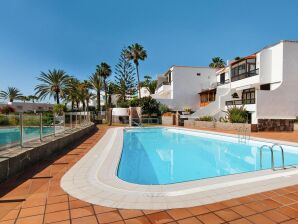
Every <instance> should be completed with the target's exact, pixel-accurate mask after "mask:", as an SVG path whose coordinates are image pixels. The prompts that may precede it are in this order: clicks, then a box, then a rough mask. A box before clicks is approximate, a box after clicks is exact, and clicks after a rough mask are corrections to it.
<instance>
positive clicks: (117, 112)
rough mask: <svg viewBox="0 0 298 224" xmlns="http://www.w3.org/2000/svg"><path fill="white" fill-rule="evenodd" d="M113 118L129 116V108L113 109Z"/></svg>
mask: <svg viewBox="0 0 298 224" xmlns="http://www.w3.org/2000/svg"><path fill="white" fill-rule="evenodd" d="M112 114H113V116H129V114H128V108H113V112H112Z"/></svg>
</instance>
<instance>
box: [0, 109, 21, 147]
mask: <svg viewBox="0 0 298 224" xmlns="http://www.w3.org/2000/svg"><path fill="white" fill-rule="evenodd" d="M18 144H20V116H19V115H15V114H13V115H6V114H0V150H1V149H5V148H8V147H12V146H15V145H18Z"/></svg>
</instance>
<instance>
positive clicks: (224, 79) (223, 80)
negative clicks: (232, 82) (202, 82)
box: [219, 73, 226, 84]
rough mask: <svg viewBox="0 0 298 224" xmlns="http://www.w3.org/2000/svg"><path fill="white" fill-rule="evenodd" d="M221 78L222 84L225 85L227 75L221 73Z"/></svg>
mask: <svg viewBox="0 0 298 224" xmlns="http://www.w3.org/2000/svg"><path fill="white" fill-rule="evenodd" d="M219 78H220V84H224V83H225V81H226V76H225V73H221V74H220V77H219Z"/></svg>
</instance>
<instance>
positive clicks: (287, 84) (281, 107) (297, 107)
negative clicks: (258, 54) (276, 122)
mask: <svg viewBox="0 0 298 224" xmlns="http://www.w3.org/2000/svg"><path fill="white" fill-rule="evenodd" d="M271 52H272V55H271V69H268V68H267V71H271V72H272V74H274V75H273V77H274V79H275V80H278V78H279V77H280V76H281V75H282V83H281V85H280V86H279V87H278V88H277V89H275V90H272V91H260V90H259V91H257V92H256V95H257V98H256V100H257V104H256V105H257V108H256V112H257V118H271V119H294V118H295V116H296V115H298V43H297V42H288V41H284V42H281V43H280V44H278V45H276V46H273V47H272V49H271ZM261 60H262V58H261ZM267 60H269V59H268V55H267ZM267 63H268V64H267V66H268V65H269V62H267Z"/></svg>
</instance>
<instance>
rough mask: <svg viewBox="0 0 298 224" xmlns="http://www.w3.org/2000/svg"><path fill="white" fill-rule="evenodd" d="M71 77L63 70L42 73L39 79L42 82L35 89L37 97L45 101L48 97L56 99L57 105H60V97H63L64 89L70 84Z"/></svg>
mask: <svg viewBox="0 0 298 224" xmlns="http://www.w3.org/2000/svg"><path fill="white" fill-rule="evenodd" d="M69 78H70V77H69V75H67V74H66V73H65V71H63V70H60V69H58V70H56V69H53V70H52V71H51V70H49V71H48V73H44V72H41V74H40V76H39V77H38V78H37V80H38V81H40V82H42V84H39V85H37V86H36V87H35V91H36V95H37V96H38V98H39V99H44V98H45V97H47V96H50V97H52V96H53V97H54V99H55V100H56V103H57V104H59V103H60V97H61V96H63V93H64V89H65V87H66V86H67V84H68V81H69Z"/></svg>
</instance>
